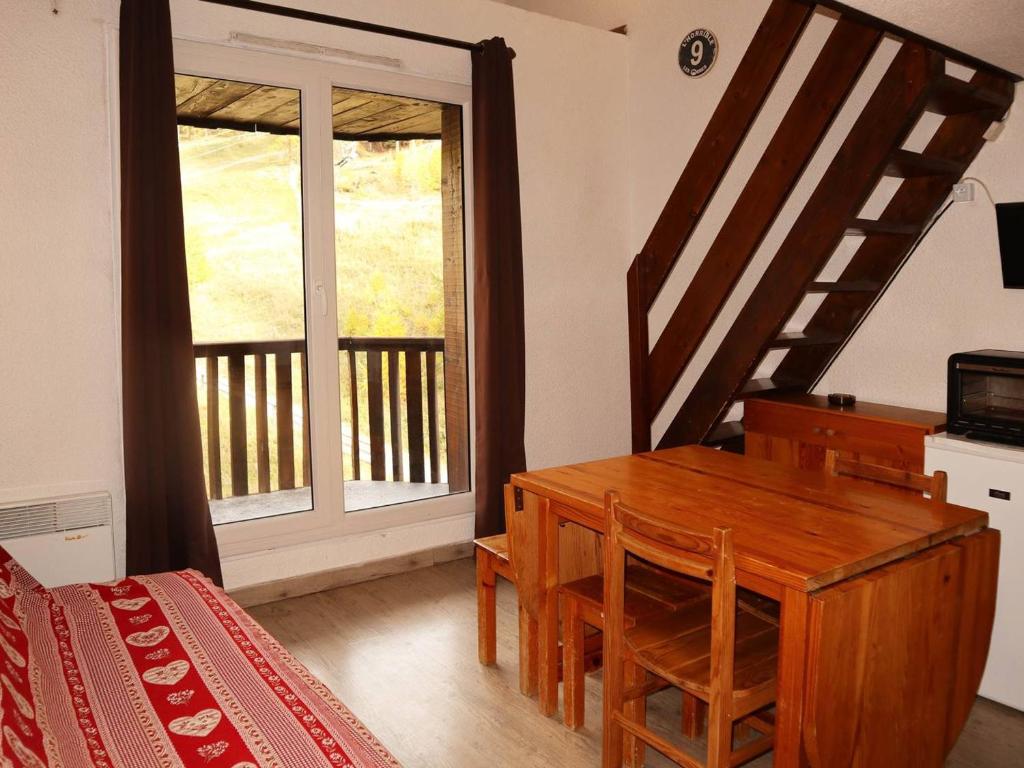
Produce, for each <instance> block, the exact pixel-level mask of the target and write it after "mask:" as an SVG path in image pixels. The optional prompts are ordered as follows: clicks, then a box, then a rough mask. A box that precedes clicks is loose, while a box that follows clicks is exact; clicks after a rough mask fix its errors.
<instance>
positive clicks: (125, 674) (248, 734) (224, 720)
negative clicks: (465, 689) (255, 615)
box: [0, 550, 398, 768]
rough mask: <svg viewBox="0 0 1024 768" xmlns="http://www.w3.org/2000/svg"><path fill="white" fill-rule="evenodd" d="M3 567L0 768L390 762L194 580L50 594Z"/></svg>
mask: <svg viewBox="0 0 1024 768" xmlns="http://www.w3.org/2000/svg"><path fill="white" fill-rule="evenodd" d="M0 562H2V563H3V565H0V723H2V726H0V730H2V733H3V740H2V758H3V759H2V762H3V766H4V768H7V766H9V765H13V766H15V767H16V768H22V767H24V768H46V767H47V766H49V768H115V767H117V768H121V767H123V768H157V767H161V768H162V767H165V766H187V767H188V768H192V767H193V766H197V767H198V766H202V767H203V768H270V766H275V767H278V768H346V767H349V766H351V767H352V768H384V767H385V766H387V767H389V768H390V767H391V766H397V765H398V763H397V761H395V759H394V758H393V757H392V756H391V755H390V754H389V753H388V751H387V749H385V748H384V746H383V745H381V744H380V742H378V741H377V739H376V738H374V736H373V735H372V734H371V733H370V732H369V731H368V730H367V729H366V728H365V727H364V726H363V725H362V724H361V723H360V722H359V721H358V720H357V719H356V718H355V716H354V715H353V714H352V713H351V712H349V710H348V709H346V707H345V706H344V705H343V704H342V703H341V702H340V701H338V700H337V699H336V698H335V697H334V696H333V695H332V694H331V693H330V691H328V690H327V688H326V687H324V685H323V684H322V683H320V682H319V681H318V680H317V679H316V678H314V677H313V676H312V675H311V674H310V673H309V672H308V671H307V670H306V668H305V667H303V666H302V664H300V663H299V662H298V661H297V660H296V659H295V658H294V657H293V656H292V655H291V654H289V653H288V652H287V651H286V650H284V649H283V648H282V647H281V646H280V645H279V644H278V643H277V642H276V641H275V640H274V639H273V638H272V637H270V636H269V635H268V634H267V633H266V632H264V631H263V629H262V628H260V627H259V626H258V625H257V624H256V622H255V621H253V620H252V619H251V618H250V617H249V616H248V615H247V614H246V613H245V612H244V611H243V610H242V609H241V608H240V607H238V605H237V604H235V603H234V602H233V601H232V600H231V599H230V598H229V597H227V595H225V594H224V592H223V591H221V590H220V589H218V588H216V587H215V586H213V585H212V584H211V583H210V582H209V581H207V580H206V579H205V578H203V576H201V575H200V574H198V573H196V572H194V571H181V572H177V573H162V574H158V575H155V576H139V577H133V578H130V579H126V580H124V581H121V582H117V583H114V584H76V585H72V586H67V587H59V588H57V589H52V590H46V589H43V588H42V587H40V586H39V585H38V584H37V583H36V582H35V581H34V580H33V579H32V577H31V576H30V575H29V574H27V573H26V572H25V571H24V570H23V569H21V568H20V567H19V566H18V565H17V563H16V562H15V561H13V560H11V559H10V557H9V555H7V554H6V553H5V552H3V551H2V550H0Z"/></svg>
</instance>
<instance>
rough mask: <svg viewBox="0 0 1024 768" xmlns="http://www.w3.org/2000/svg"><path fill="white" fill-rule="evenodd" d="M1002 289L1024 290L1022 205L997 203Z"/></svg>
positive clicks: (1023, 218) (1023, 221)
mask: <svg viewBox="0 0 1024 768" xmlns="http://www.w3.org/2000/svg"><path fill="white" fill-rule="evenodd" d="M996 223H997V225H998V227H999V256H1000V258H1001V259H1002V262H1003V287H1004V288H1024V203H997V204H996Z"/></svg>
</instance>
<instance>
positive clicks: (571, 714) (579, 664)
mask: <svg viewBox="0 0 1024 768" xmlns="http://www.w3.org/2000/svg"><path fill="white" fill-rule="evenodd" d="M583 633H584V623H583V619H581V618H580V611H579V604H578V603H577V602H576V601H575V600H573V599H572V598H570V597H566V596H564V595H563V596H562V679H563V687H562V695H563V697H564V707H563V708H564V710H565V727H566V728H569V729H570V730H573V731H575V730H576V729H578V728H581V727H582V726H583V723H584V700H585V699H586V688H585V682H584V677H583V643H584V636H583Z"/></svg>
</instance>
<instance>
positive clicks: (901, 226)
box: [846, 219, 921, 235]
mask: <svg viewBox="0 0 1024 768" xmlns="http://www.w3.org/2000/svg"><path fill="white" fill-rule="evenodd" d="M920 231H921V225H920V224H908V223H906V222H902V221H886V220H885V219H854V220H853V221H851V222H850V224H849V226H848V227H847V228H846V234H848V235H916V234H919V233H920Z"/></svg>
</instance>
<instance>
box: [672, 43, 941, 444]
mask: <svg viewBox="0 0 1024 768" xmlns="http://www.w3.org/2000/svg"><path fill="white" fill-rule="evenodd" d="M942 66H943V59H942V58H941V57H940V56H938V54H935V53H933V52H931V51H928V50H927V49H925V48H924V47H923V46H921V45H919V44H917V43H904V44H903V45H902V47H901V48H900V50H899V52H898V53H897V54H896V57H895V58H894V59H893V62H892V64H890V66H889V69H888V70H887V71H886V74H885V75H884V76H883V78H882V80H881V82H880V83H879V84H878V86H877V87H876V89H875V91H874V93H873V94H872V95H871V98H870V99H869V100H868V103H867V105H866V106H865V108H864V111H863V112H862V113H861V114H860V116H859V117H858V119H857V121H856V122H855V124H854V126H853V128H852V129H851V130H850V133H849V135H848V136H847V137H846V140H845V141H844V142H843V144H842V146H841V147H840V149H839V151H838V152H837V154H836V156H835V158H834V159H833V160H832V162H831V164H830V165H829V167H828V169H827V170H826V172H825V174H824V176H823V177H822V179H821V181H819V183H818V185H817V187H816V188H815V190H814V192H813V193H812V194H811V197H810V198H809V200H808V201H807V204H806V205H805V206H804V209H803V210H802V211H801V213H800V215H799V216H798V217H797V220H796V222H795V223H794V225H793V227H792V228H791V230H790V231H789V234H788V235H787V236H786V238H785V240H784V241H783V244H782V246H781V247H780V248H779V250H778V251H777V252H776V254H775V257H774V258H773V259H772V261H771V263H770V264H769V265H768V268H767V269H766V271H765V273H764V275H763V277H762V278H761V281H760V282H759V283H758V285H757V286H756V287H755V288H754V291H753V293H752V294H751V296H750V298H749V299H748V300H747V302H746V304H745V305H744V307H743V309H741V310H740V313H739V316H738V317H737V319H736V320H735V322H734V323H733V324H732V326H731V328H730V330H729V332H728V333H727V335H726V337H725V339H724V340H723V342H722V344H721V345H720V346H719V348H718V349H717V350H716V352H715V354H714V355H713V357H712V359H711V361H710V362H709V364H708V366H707V368H706V369H705V370H704V372H703V373H702V374H701V376H700V378H699V379H698V380H697V383H696V384H695V385H694V387H693V389H692V390H691V392H690V394H689V396H688V397H687V398H686V401H685V402H684V404H683V407H682V409H681V410H680V411H679V413H678V414H676V417H675V418H674V419H673V420H672V422H671V423H670V424H669V427H668V429H667V430H666V431H665V434H664V435H663V436H662V439H661V441H660V442H659V447H669V446H672V445H682V444H686V443H695V442H701V441H702V440H704V439H705V437H706V436H707V435H708V433H709V432H710V431H711V429H712V428H713V427H714V425H715V424H717V423H718V421H719V420H720V419H721V418H722V416H723V415H724V414H725V413H726V412H727V411H728V409H729V407H730V406H731V404H732V402H733V400H734V399H735V398H736V396H737V395H738V394H740V392H739V390H740V388H741V387H742V385H743V383H744V382H745V381H748V380H749V379H750V377H751V375H752V374H753V372H754V370H755V369H756V367H757V366H758V364H759V363H760V361H761V358H762V356H763V351H764V347H765V344H766V343H767V341H768V340H770V339H774V338H775V337H777V336H778V334H779V333H780V332H781V331H782V329H783V327H784V325H785V323H786V320H787V319H788V318H789V317H790V316H792V314H793V312H794V311H795V310H796V308H797V306H798V305H799V303H800V300H801V298H802V297H803V295H804V294H805V293H806V290H807V287H808V286H809V285H810V283H811V282H813V280H814V278H815V277H816V276H817V275H818V273H819V272H820V271H821V269H822V267H823V266H824V264H825V263H826V262H827V260H828V258H830V257H831V255H832V253H833V252H834V251H835V249H836V247H837V246H838V244H839V242H840V240H841V239H842V237H843V236H844V234H845V232H846V228H847V227H848V226H849V225H850V224H851V222H853V221H854V220H855V218H856V215H857V214H858V212H859V211H860V209H861V208H862V207H863V206H864V203H865V202H866V201H867V199H868V197H869V196H870V195H871V193H872V191H873V190H874V188H875V185H876V184H877V182H878V180H879V179H880V178H881V176H882V175H883V172H884V169H885V166H886V164H887V162H888V158H889V156H890V155H891V154H892V153H893V152H895V151H896V150H898V149H900V148H901V146H902V144H903V142H904V141H905V140H906V138H907V136H908V135H909V134H910V131H911V130H912V129H913V127H914V125H916V123H917V120H918V119H919V118H920V115H921V114H922V113H923V112H924V109H925V106H926V105H927V100H928V95H929V85H930V83H931V82H932V80H933V79H934V78H936V77H937V76H938V75H939V73H940V72H941V69H942ZM884 236H885V237H893V236H895V237H901V235H884Z"/></svg>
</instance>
